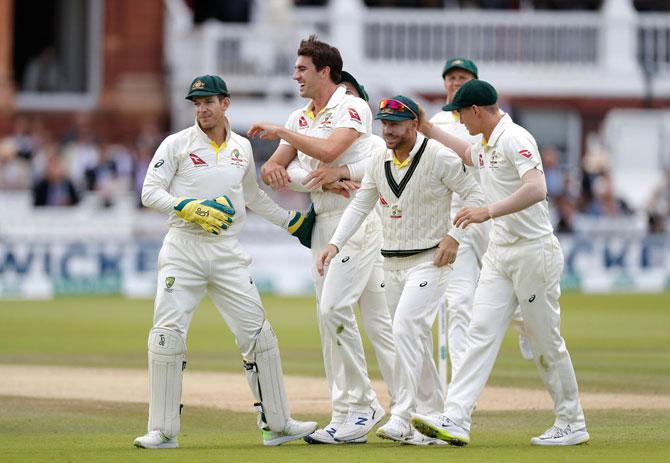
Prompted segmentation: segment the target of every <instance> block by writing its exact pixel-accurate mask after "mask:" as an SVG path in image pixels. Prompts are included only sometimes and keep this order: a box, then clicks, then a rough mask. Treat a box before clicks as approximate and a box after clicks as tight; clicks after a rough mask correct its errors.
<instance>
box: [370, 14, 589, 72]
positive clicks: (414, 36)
mask: <svg viewBox="0 0 670 463" xmlns="http://www.w3.org/2000/svg"><path fill="white" fill-rule="evenodd" d="M372 16H373V19H369V20H366V21H365V23H364V31H365V32H364V34H365V35H364V37H365V58H366V59H369V60H373V61H388V60H391V61H395V62H406V63H407V62H409V63H412V62H424V63H425V62H435V63H438V64H442V63H443V62H444V59H445V57H448V56H467V57H469V58H471V59H473V60H476V61H478V62H489V63H508V64H511V63H515V64H516V63H524V64H528V65H533V64H534V65H542V66H546V65H553V64H565V63H576V64H577V63H578V64H584V63H587V64H592V65H595V64H596V62H597V58H598V49H599V45H598V42H599V36H600V27H601V19H600V17H601V15H600V14H599V13H591V12H589V13H585V12H583V13H572V12H568V13H565V12H564V13H562V14H560V15H558V17H557V15H556V14H553V13H546V12H470V11H467V12H461V11H451V10H443V11H438V12H426V11H418V12H413V13H412V14H411V15H404V14H402V12H399V11H397V10H383V11H376V12H375V14H374V15H372Z"/></svg>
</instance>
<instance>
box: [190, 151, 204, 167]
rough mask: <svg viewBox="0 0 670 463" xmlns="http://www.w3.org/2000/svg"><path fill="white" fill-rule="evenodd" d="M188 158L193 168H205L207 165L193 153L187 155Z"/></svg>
mask: <svg viewBox="0 0 670 463" xmlns="http://www.w3.org/2000/svg"><path fill="white" fill-rule="evenodd" d="M188 157H190V158H191V162H193V165H194V166H206V165H207V163H206V162H205V161H203V160H202V158H200V156H198V155H197V154H195V153H189V155H188Z"/></svg>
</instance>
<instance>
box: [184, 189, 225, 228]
mask: <svg viewBox="0 0 670 463" xmlns="http://www.w3.org/2000/svg"><path fill="white" fill-rule="evenodd" d="M174 208H175V211H176V215H177V217H180V218H182V219H184V220H186V221H187V222H193V223H197V224H198V225H200V226H201V227H202V228H203V229H204V230H205V231H206V232H208V233H213V234H215V235H218V234H219V232H220V231H221V229H224V230H225V229H227V228H228V227H230V225H231V224H232V223H233V216H234V215H235V208H234V207H233V203H232V202H231V201H230V199H229V198H228V196H225V195H224V196H219V197H218V198H216V199H215V200H212V199H196V198H179V199H177V204H175V206H174Z"/></svg>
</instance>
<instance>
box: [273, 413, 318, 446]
mask: <svg viewBox="0 0 670 463" xmlns="http://www.w3.org/2000/svg"><path fill="white" fill-rule="evenodd" d="M317 426H318V424H317V423H316V421H298V420H294V419H293V418H289V419H288V421H287V423H286V427H285V428H284V430H283V431H282V432H274V431H270V430H265V429H264V430H263V431H262V432H263V445H269V446H274V445H281V444H283V443H284V442H289V441H292V440H296V439H301V438H303V437H305V436H307V435H308V434H312V433H313V432H314V431H315V430H316V428H317Z"/></svg>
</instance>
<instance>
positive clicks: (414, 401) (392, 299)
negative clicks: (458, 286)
mask: <svg viewBox="0 0 670 463" xmlns="http://www.w3.org/2000/svg"><path fill="white" fill-rule="evenodd" d="M424 254H425V253H424ZM429 254H430V255H429V258H430V259H429V260H428V261H427V262H426V261H425V260H426V259H425V258H424V259H423V260H424V262H421V263H418V264H417V265H415V266H413V267H410V268H408V269H402V270H386V299H387V301H388V304H389V310H390V311H391V313H392V315H393V340H394V342H395V348H396V359H395V374H394V377H393V381H394V384H395V387H396V401H395V403H394V404H393V406H392V407H391V414H392V415H393V416H397V417H399V418H401V419H403V420H405V421H409V419H410V417H411V414H412V413H422V414H429V415H433V414H439V413H440V410H441V409H442V407H443V406H444V395H443V394H442V388H441V387H440V378H439V375H438V373H437V368H436V367H435V361H434V360H433V331H432V327H433V324H434V323H435V317H436V316H437V310H438V308H439V304H440V301H441V300H442V295H443V294H444V290H445V287H446V284H447V276H448V275H450V271H451V267H450V266H447V265H445V266H442V267H436V266H435V265H433V263H432V256H433V255H434V252H430V253H429ZM413 258H414V257H404V258H399V259H413ZM424 391H431V394H429V395H427V394H425V393H424V394H422V392H424Z"/></svg>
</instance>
